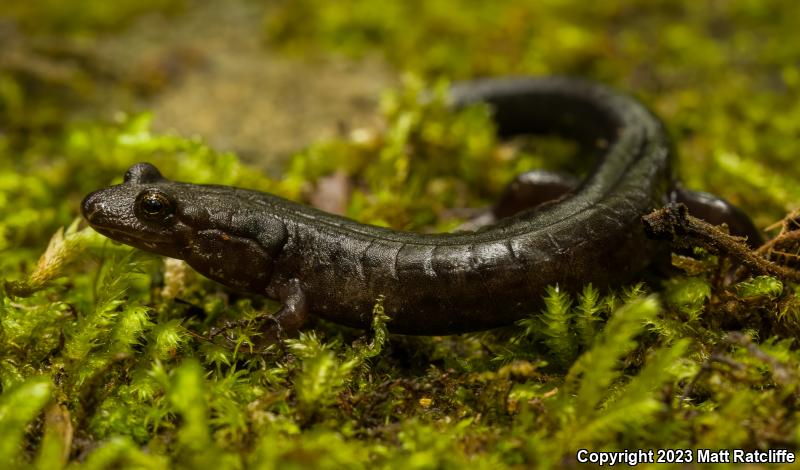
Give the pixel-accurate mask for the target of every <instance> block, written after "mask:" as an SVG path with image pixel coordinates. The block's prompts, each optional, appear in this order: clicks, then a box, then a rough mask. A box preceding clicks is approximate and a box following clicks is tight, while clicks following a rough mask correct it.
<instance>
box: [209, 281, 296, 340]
mask: <svg viewBox="0 0 800 470" xmlns="http://www.w3.org/2000/svg"><path fill="white" fill-rule="evenodd" d="M271 294H273V295H271V297H276V298H278V299H280V300H281V301H282V302H283V307H281V309H280V310H278V311H277V312H276V313H275V314H273V315H270V314H268V313H263V314H261V315H259V316H258V317H256V320H257V321H261V322H262V326H261V329H262V331H263V333H261V335H260V336H259V337H258V338H256V340H255V345H254V347H255V350H256V351H263V350H264V349H266V348H267V347H268V346H270V345H272V344H276V343H279V342H280V341H281V340H284V339H286V338H289V337H292V336H295V334H296V333H297V332H298V331H299V330H300V328H302V327H303V325H305V323H306V322H307V320H308V317H309V314H308V305H307V302H306V297H305V294H304V293H303V290H302V288H301V287H300V281H298V280H297V279H292V280H290V281H289V282H288V283H286V284H285V285H282V286H280V287H279V288H278V289H277V290H275V291H274V292H271ZM251 321H252V319H243V320H238V321H231V322H227V323H225V324H224V325H222V326H221V327H219V328H213V329H212V330H211V332H210V336H211V337H212V338H213V337H215V336H218V335H223V336H224V338H225V339H226V340H227V341H228V342H229V343H230V344H231V346H233V345H235V344H236V338H235V337H233V336H232V335H231V334H230V333H231V331H232V330H233V329H234V328H237V327H245V326H247V325H249V324H250V322H251Z"/></svg>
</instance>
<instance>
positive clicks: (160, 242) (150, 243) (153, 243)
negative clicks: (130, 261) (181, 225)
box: [89, 221, 175, 251]
mask: <svg viewBox="0 0 800 470" xmlns="http://www.w3.org/2000/svg"><path fill="white" fill-rule="evenodd" d="M89 225H90V226H91V227H92V228H93V229H94V230H95V231H96V232H98V233H100V234H101V235H105V236H107V237H108V238H111V239H112V240H116V241H119V242H122V243H125V244H126V245H131V246H135V247H137V248H144V249H148V250H154V251H163V249H164V248H171V247H173V246H174V244H175V243H174V241H173V240H172V238H171V237H163V236H157V235H153V234H147V236H146V237H142V236H136V235H133V234H131V233H130V232H126V231H124V230H119V229H116V228H113V227H108V226H104V225H100V224H96V223H93V222H91V221H89Z"/></svg>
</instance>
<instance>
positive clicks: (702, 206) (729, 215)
mask: <svg viewBox="0 0 800 470" xmlns="http://www.w3.org/2000/svg"><path fill="white" fill-rule="evenodd" d="M670 199H672V202H681V203H683V204H685V205H686V207H688V208H689V213H690V214H691V215H693V216H695V217H697V218H700V219H703V220H705V221H706V222H708V223H710V224H712V225H720V224H723V223H724V224H726V225H727V226H728V229H729V230H730V232H731V233H732V234H733V235H739V236H742V237H747V244H748V245H750V247H751V248H755V247H758V246H760V245H761V244H762V243H764V238H763V237H762V235H761V232H760V231H759V230H758V229H757V228H756V226H755V225H754V224H753V221H752V220H750V217H748V216H747V214H745V213H744V212H743V211H742V210H741V209H739V208H738V207H736V206H734V205H733V204H731V203H730V202H728V201H726V200H725V199H722V198H720V197H717V196H715V195H713V194H709V193H705V192H702V191H690V190H688V189H686V188H683V187H681V186H676V187H675V188H674V189H673V190H672V192H671V193H670Z"/></svg>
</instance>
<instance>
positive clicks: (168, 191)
mask: <svg viewBox="0 0 800 470" xmlns="http://www.w3.org/2000/svg"><path fill="white" fill-rule="evenodd" d="M184 186H188V185H185V184H183V183H176V182H174V181H170V180H168V179H166V178H164V177H163V176H161V173H160V172H159V171H158V169H157V168H156V167H155V166H153V165H151V164H149V163H137V164H136V165H134V166H132V167H131V168H130V169H129V170H128V171H127V172H126V173H125V180H124V182H123V183H122V184H118V185H116V186H111V187H108V188H104V189H99V190H97V191H94V192H93V193H90V194H89V195H88V196H86V198H85V199H84V200H83V203H81V211H82V212H83V217H84V218H85V219H86V220H87V222H89V225H90V226H91V227H92V228H93V229H95V230H96V231H98V232H100V233H101V234H103V235H105V236H107V237H109V238H112V239H114V240H117V241H120V242H122V243H125V244H128V245H131V246H135V247H137V248H141V249H143V250H146V251H151V252H154V253H158V254H161V255H165V256H170V257H173V258H181V259H183V258H184V254H185V253H184V250H185V248H184V247H185V246H186V240H187V238H188V236H190V234H191V230H192V229H191V225H192V224H187V222H190V221H189V220H187V217H186V215H187V214H186V211H185V206H186V201H187V197H189V196H190V194H189V193H190V192H189V191H187V190H186V188H184Z"/></svg>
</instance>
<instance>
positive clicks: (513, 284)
mask: <svg viewBox="0 0 800 470" xmlns="http://www.w3.org/2000/svg"><path fill="white" fill-rule="evenodd" d="M451 95H452V98H453V102H454V103H455V105H456V106H465V105H468V104H471V103H476V102H484V103H488V105H489V106H490V107H491V109H492V110H493V118H494V120H495V122H496V124H497V128H498V132H499V134H500V135H501V136H502V137H508V136H513V135H517V134H558V135H561V136H564V137H567V138H570V139H572V140H574V141H576V142H578V143H579V144H580V146H581V147H582V148H583V149H584V152H583V153H586V154H592V155H596V156H597V158H596V161H595V163H594V167H593V169H592V170H591V172H590V173H589V174H588V176H587V177H586V178H585V179H584V180H583V181H581V182H575V181H574V180H569V179H563V178H559V177H556V176H553V175H552V174H550V173H547V172H532V173H530V174H528V175H523V176H521V177H519V178H517V180H515V181H514V182H512V183H511V184H510V185H509V189H508V190H507V191H506V194H504V196H503V198H502V199H503V200H504V204H501V205H499V206H498V207H497V208H496V209H495V210H494V215H495V217H494V219H496V220H494V223H492V224H490V225H488V226H485V227H482V228H479V229H477V230H474V231H461V232H451V233H437V234H425V233H414V232H404V231H398V230H392V229H389V228H383V227H377V226H372V225H367V224H363V223H359V222H357V221H354V220H351V219H348V218H344V217H340V216H337V215H333V214H329V213H326V212H322V211H320V210H317V209H314V208H312V207H309V206H306V205H303V204H300V203H297V202H293V201H290V200H286V199H283V198H281V197H278V196H276V195H273V194H267V193H262V192H258V191H251V190H245V189H240V188H235V187H227V186H218V185H197V184H191V183H184V182H176V181H171V180H169V179H167V178H165V177H163V176H162V175H161V173H160V172H159V171H158V169H156V167H155V166H153V165H151V164H149V163H139V164H136V165H134V166H133V167H131V168H130V169H129V170H128V171H127V173H126V174H125V177H124V182H123V183H122V184H119V185H116V186H111V187H109V188H105V189H100V190H98V191H95V192H93V193H91V194H89V195H88V196H86V198H85V199H84V201H83V203H82V212H83V215H84V217H85V219H86V220H87V221H88V223H89V224H90V225H91V226H92V227H93V228H94V229H95V230H96V231H98V232H100V233H101V234H104V235H106V236H108V237H110V238H112V239H114V240H118V241H120V242H122V243H126V244H129V245H132V246H134V247H138V248H140V249H143V250H147V251H151V252H154V253H158V254H161V255H164V256H168V257H173V258H179V259H182V260H185V261H186V262H187V263H188V264H189V265H190V266H192V267H193V268H194V269H195V270H197V271H199V272H200V273H202V274H203V275H205V276H207V277H209V278H211V279H213V280H215V281H218V282H220V283H222V284H224V285H226V286H229V287H231V288H233V289H235V290H239V291H246V292H253V293H257V294H262V295H265V296H267V297H269V298H271V299H275V300H278V301H279V302H281V303H282V307H281V309H280V310H279V311H278V312H277V314H275V315H274V316H273V318H274V319H275V320H276V325H277V326H276V327H279V328H283V329H293V328H294V329H296V328H297V327H299V326H300V325H301V324H302V323H303V321H304V319H305V318H306V316H307V315H308V314H309V313H313V314H315V315H318V316H320V317H322V318H325V319H327V320H330V321H333V322H335V323H339V324H344V325H348V326H353V327H360V328H367V327H369V325H370V322H371V319H372V311H373V307H374V305H375V303H376V301H377V299H378V298H379V297H382V298H383V302H384V309H385V312H386V313H387V314H388V315H389V316H390V318H391V320H390V322H389V329H390V331H391V332H393V333H402V334H424V335H429V334H451V333H459V332H466V331H476V330H483V329H489V328H493V327H497V326H501V325H507V324H510V323H513V322H514V321H515V320H518V319H520V318H522V317H524V316H527V315H530V314H532V313H535V312H536V311H537V309H539V308H540V307H541V305H542V300H541V297H542V293H543V291H544V288H545V287H546V286H548V285H558V286H559V287H560V288H562V289H566V290H576V289H579V288H580V287H581V286H583V285H585V284H586V283H590V282H591V283H593V284H594V285H596V286H601V287H602V286H609V285H614V284H615V283H619V282H622V281H623V280H628V279H631V277H632V276H635V275H637V273H640V272H641V271H642V270H643V269H644V268H646V267H647V266H648V265H650V264H651V262H652V261H653V260H654V259H655V258H656V257H658V256H659V254H663V253H664V252H665V251H664V247H663V244H659V243H658V242H657V241H654V240H651V239H649V238H648V237H647V236H646V235H645V233H644V230H643V228H642V222H641V220H640V218H641V217H642V216H643V215H644V214H647V213H649V212H650V211H652V210H653V209H655V208H658V207H661V206H663V205H664V204H666V203H668V202H670V201H676V200H678V201H682V202H685V203H686V204H687V205H688V206H689V208H690V210H691V211H692V212H693V213H694V214H695V215H699V216H700V217H703V218H706V219H707V220H709V221H710V222H713V223H720V222H726V223H728V225H729V227H730V229H731V231H732V232H734V233H739V234H743V235H747V236H749V237H750V239H751V241H756V240H758V237H759V235H758V231H757V230H756V229H755V227H754V226H753V224H752V222H750V220H749V219H748V218H747V216H746V215H744V214H743V213H742V212H741V211H740V210H738V209H737V208H735V207H734V206H732V205H730V204H728V203H727V202H725V201H723V200H721V199H719V198H716V197H714V196H711V195H709V194H706V193H696V192H692V191H688V190H686V189H683V188H682V187H680V185H679V184H678V182H677V180H676V178H675V176H674V175H673V168H672V166H673V165H672V161H673V154H674V152H673V148H672V146H671V144H670V141H669V139H668V137H667V134H666V132H665V130H664V126H663V125H662V123H661V122H660V121H659V120H658V119H657V118H656V117H655V116H654V115H653V114H652V113H651V112H650V111H649V110H648V109H647V108H646V107H645V106H644V105H642V104H641V103H640V102H639V101H637V100H636V99H634V98H633V97H631V96H628V95H625V94H622V93H618V92H615V91H613V90H612V89H610V88H608V87H606V86H604V85H601V84H598V83H594V82H589V81H584V80H579V79H574V78H564V77H556V78H507V79H485V80H478V81H473V82H465V83H459V84H456V85H454V86H453V87H452V90H451ZM542 188H544V189H542ZM540 189H542V190H540ZM543 201H547V202H545V203H544V204H542V202H543ZM533 206H536V207H533ZM509 207H511V208H510V209H509ZM667 252H668V251H667Z"/></svg>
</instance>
